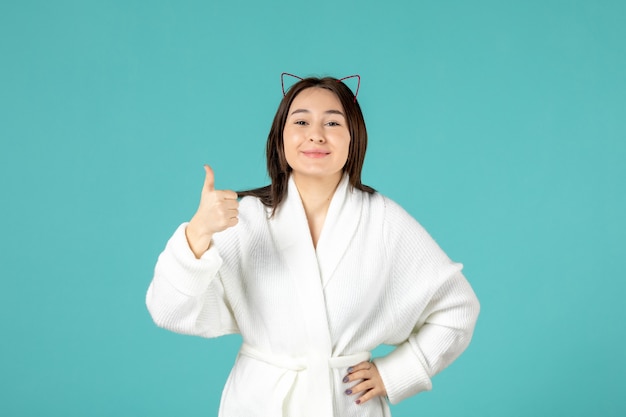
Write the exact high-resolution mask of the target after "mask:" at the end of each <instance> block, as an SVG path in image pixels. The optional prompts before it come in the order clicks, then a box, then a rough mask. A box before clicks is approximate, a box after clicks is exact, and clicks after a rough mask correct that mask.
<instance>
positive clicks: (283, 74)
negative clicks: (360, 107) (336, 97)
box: [280, 72, 361, 102]
mask: <svg viewBox="0 0 626 417" xmlns="http://www.w3.org/2000/svg"><path fill="white" fill-rule="evenodd" d="M285 75H288V76H290V77H293V78H297V79H299V80H302V79H303V78H302V77H298V76H297V75H293V74H289V73H288V72H283V73H282V74H280V85H281V87H282V88H283V97H284V96H285V95H287V92H286V91H285ZM354 77H356V78H357V79H358V84H357V86H356V93H354V101H355V102H356V96H357V95H359V88H361V76H360V75H358V74H354V75H349V76H347V77H343V78H340V79H338V80H337V82H342V81H343V80H347V79H348V78H354Z"/></svg>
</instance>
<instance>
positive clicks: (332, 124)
mask: <svg viewBox="0 0 626 417" xmlns="http://www.w3.org/2000/svg"><path fill="white" fill-rule="evenodd" d="M326 124H327V125H328V126H341V125H340V124H339V123H337V122H328V123H326Z"/></svg>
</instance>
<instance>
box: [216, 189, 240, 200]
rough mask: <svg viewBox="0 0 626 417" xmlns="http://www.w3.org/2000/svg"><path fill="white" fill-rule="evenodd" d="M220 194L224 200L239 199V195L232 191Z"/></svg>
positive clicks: (223, 191)
mask: <svg viewBox="0 0 626 417" xmlns="http://www.w3.org/2000/svg"><path fill="white" fill-rule="evenodd" d="M219 193H220V197H221V198H223V199H224V200H237V198H239V197H238V196H237V193H236V192H234V191H231V190H221V191H220V192H219Z"/></svg>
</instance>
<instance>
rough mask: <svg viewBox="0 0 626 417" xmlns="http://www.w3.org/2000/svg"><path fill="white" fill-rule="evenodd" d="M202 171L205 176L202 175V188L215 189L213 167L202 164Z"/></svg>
mask: <svg viewBox="0 0 626 417" xmlns="http://www.w3.org/2000/svg"><path fill="white" fill-rule="evenodd" d="M204 172H205V173H206V176H205V177H204V189H205V190H207V191H214V190H215V175H214V174H213V169H211V167H210V166H208V165H206V164H205V165H204Z"/></svg>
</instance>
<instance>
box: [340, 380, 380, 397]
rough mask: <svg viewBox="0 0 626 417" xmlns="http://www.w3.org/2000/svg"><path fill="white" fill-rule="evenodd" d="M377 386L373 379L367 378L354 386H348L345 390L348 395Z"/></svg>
mask: <svg viewBox="0 0 626 417" xmlns="http://www.w3.org/2000/svg"><path fill="white" fill-rule="evenodd" d="M375 387H376V384H375V383H374V382H373V381H372V380H370V379H368V380H365V381H362V382H360V383H358V384H356V385H355V386H353V387H352V388H348V389H347V390H345V391H344V392H345V393H346V394H347V395H354V394H359V393H364V392H366V391H368V390H371V389H372V388H375Z"/></svg>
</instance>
